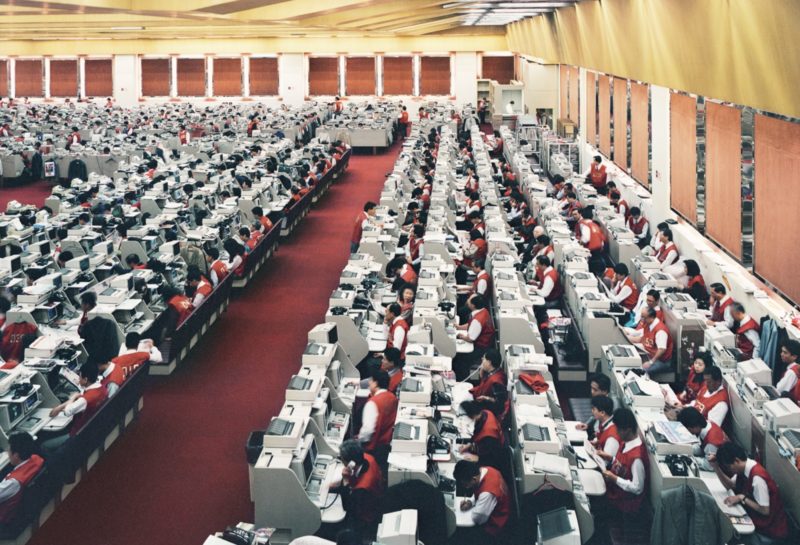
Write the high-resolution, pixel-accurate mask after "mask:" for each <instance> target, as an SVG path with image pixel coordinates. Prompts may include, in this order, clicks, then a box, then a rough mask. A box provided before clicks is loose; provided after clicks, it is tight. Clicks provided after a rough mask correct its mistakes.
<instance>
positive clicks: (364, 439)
mask: <svg viewBox="0 0 800 545" xmlns="http://www.w3.org/2000/svg"><path fill="white" fill-rule="evenodd" d="M396 419H397V396H395V395H394V394H393V393H392V392H390V391H389V373H387V372H386V371H383V370H381V369H378V370H376V371H373V372H372V376H371V377H370V379H369V400H368V401H367V403H366V404H365V405H364V411H363V413H362V415H361V430H360V431H359V433H358V440H359V441H360V442H361V444H362V445H363V447H364V451H365V452H368V453H370V454H372V455H373V456H374V457H375V459H376V460H377V461H378V464H379V465H381V466H385V464H386V459H387V458H388V456H389V445H390V444H391V442H392V433H393V432H394V421H395V420H396Z"/></svg>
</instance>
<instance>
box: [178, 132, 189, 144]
mask: <svg viewBox="0 0 800 545" xmlns="http://www.w3.org/2000/svg"><path fill="white" fill-rule="evenodd" d="M178 138H179V139H180V141H181V144H183V145H186V144H188V143H189V133H188V131H180V132H179V133H178Z"/></svg>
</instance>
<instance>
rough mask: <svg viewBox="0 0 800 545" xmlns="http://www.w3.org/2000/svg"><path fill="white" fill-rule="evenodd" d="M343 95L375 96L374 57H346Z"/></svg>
mask: <svg viewBox="0 0 800 545" xmlns="http://www.w3.org/2000/svg"><path fill="white" fill-rule="evenodd" d="M345 67H346V69H345V94H347V95H374V94H375V57H347V64H346V65H345Z"/></svg>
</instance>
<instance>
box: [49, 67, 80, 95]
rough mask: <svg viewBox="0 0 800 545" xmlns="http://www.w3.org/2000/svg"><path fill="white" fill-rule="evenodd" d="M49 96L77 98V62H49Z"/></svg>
mask: <svg viewBox="0 0 800 545" xmlns="http://www.w3.org/2000/svg"><path fill="white" fill-rule="evenodd" d="M50 96H51V97H73V98H74V97H77V96H78V61H77V60H51V61H50Z"/></svg>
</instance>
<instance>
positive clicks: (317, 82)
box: [308, 57, 339, 96]
mask: <svg viewBox="0 0 800 545" xmlns="http://www.w3.org/2000/svg"><path fill="white" fill-rule="evenodd" d="M308 94H309V95H311V96H317V95H338V94H339V58H338V57H309V58H308Z"/></svg>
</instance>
